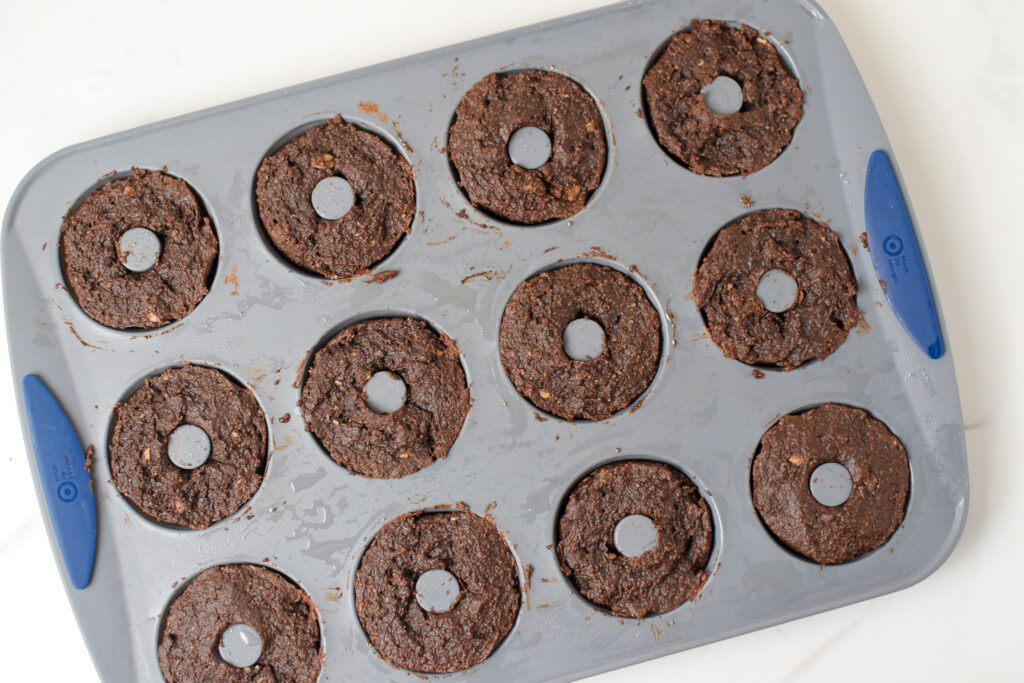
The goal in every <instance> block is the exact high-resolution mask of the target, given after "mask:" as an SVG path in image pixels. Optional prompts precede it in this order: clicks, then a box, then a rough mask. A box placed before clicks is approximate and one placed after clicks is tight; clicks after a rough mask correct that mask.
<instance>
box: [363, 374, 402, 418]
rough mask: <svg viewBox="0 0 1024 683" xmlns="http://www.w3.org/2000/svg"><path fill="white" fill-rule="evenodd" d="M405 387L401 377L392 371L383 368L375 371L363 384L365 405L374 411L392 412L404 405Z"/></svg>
mask: <svg viewBox="0 0 1024 683" xmlns="http://www.w3.org/2000/svg"><path fill="white" fill-rule="evenodd" d="M406 391H407V387H406V386H405V382H403V381H402V378H401V377H399V376H398V375H396V374H395V373H393V372H388V371H387V370H383V371H381V372H378V373H375V374H374V375H373V377H371V378H370V379H369V380H367V382H366V384H364V385H363V394H365V395H366V405H367V406H369V408H370V410H372V411H373V412H375V413H381V414H385V415H386V414H387V413H393V412H395V411H396V410H398V409H399V408H401V407H402V406H404V405H405V395H406Z"/></svg>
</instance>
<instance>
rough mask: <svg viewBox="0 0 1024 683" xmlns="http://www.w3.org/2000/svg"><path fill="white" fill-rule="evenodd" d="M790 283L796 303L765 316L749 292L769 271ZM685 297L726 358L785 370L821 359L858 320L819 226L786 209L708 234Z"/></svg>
mask: <svg viewBox="0 0 1024 683" xmlns="http://www.w3.org/2000/svg"><path fill="white" fill-rule="evenodd" d="M773 269H779V270H782V271H785V272H786V273H788V274H789V275H791V276H792V277H793V279H794V280H796V284H797V288H798V293H797V298H796V303H794V304H793V306H792V307H790V308H789V309H787V310H785V311H782V312H779V313H773V312H772V311H769V310H768V309H767V308H765V306H764V304H763V303H761V300H760V299H759V298H758V297H757V285H758V282H760V280H761V277H762V276H763V275H764V274H765V273H766V272H768V271H769V270H773ZM693 298H694V301H695V302H696V304H697V307H698V308H699V309H700V310H701V312H702V313H703V315H704V322H705V325H706V326H707V330H708V334H709V335H710V336H711V339H712V340H713V341H714V342H715V344H717V345H718V348H720V349H721V350H722V353H723V354H725V356H726V357H727V358H736V359H737V360H740V361H742V362H744V363H748V364H765V365H777V366H779V367H782V368H784V369H786V370H792V369H793V368H795V367H797V366H799V365H801V364H803V363H805V362H806V361H808V360H810V359H812V358H817V359H818V360H823V359H824V358H826V357H827V356H829V355H830V354H831V353H832V352H833V351H835V350H836V349H837V348H839V346H840V345H841V344H842V343H843V342H844V341H846V337H847V335H848V334H849V331H850V329H851V328H852V327H854V326H855V325H857V323H858V322H859V321H860V312H859V311H858V310H857V302H856V298H857V282H856V280H855V279H854V277H853V271H852V270H851V269H850V262H849V261H848V260H847V258H846V253H845V252H844V251H843V248H842V246H841V245H840V243H839V236H838V235H836V233H834V232H832V231H831V230H830V229H829V228H828V227H827V226H825V225H823V224H821V223H819V222H818V221H816V220H814V219H812V218H809V217H808V216H805V215H803V214H801V213H800V212H798V211H791V210H787V209H764V210H761V211H755V212H754V213H752V214H750V215H748V216H744V217H743V218H740V219H739V220H737V221H735V222H734V223H731V224H730V225H728V226H726V227H725V228H723V229H722V230H721V231H720V232H719V233H718V235H716V236H715V238H714V241H713V243H712V245H711V249H710V250H709V251H708V253H707V256H705V257H704V259H703V261H702V262H701V264H700V267H699V268H698V269H697V272H696V273H695V274H694V276H693Z"/></svg>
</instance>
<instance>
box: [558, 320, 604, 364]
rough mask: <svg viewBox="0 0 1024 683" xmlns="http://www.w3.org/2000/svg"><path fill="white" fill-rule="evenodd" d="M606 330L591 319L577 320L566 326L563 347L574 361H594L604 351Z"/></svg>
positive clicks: (563, 334) (563, 333)
mask: <svg viewBox="0 0 1024 683" xmlns="http://www.w3.org/2000/svg"><path fill="white" fill-rule="evenodd" d="M604 343H605V340H604V328H602V327H601V325H599V324H598V323H597V322H595V321H593V320H591V319H590V318H577V319H576V320H573V321H572V322H571V323H569V324H568V325H566V326H565V331H564V332H562V346H563V347H565V355H567V356H569V358H572V359H573V360H579V361H588V360H594V359H595V358H597V357H598V356H600V355H601V352H602V351H604Z"/></svg>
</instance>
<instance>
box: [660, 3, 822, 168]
mask: <svg viewBox="0 0 1024 683" xmlns="http://www.w3.org/2000/svg"><path fill="white" fill-rule="evenodd" d="M719 76H727V77H729V78H731V79H733V80H734V81H736V82H737V83H739V85H740V88H741V89H742V91H743V105H742V106H741V107H740V109H739V111H736V112H733V113H731V114H715V113H714V112H712V111H711V110H710V109H708V107H707V105H706V104H705V103H704V92H703V91H704V88H705V87H707V85H708V84H710V83H711V82H712V81H714V80H715V78H717V77H719ZM643 87H644V96H645V98H646V101H647V112H648V119H649V121H650V124H651V128H652V129H653V130H654V134H655V136H656V137H657V138H658V142H659V143H660V144H661V146H662V147H664V148H665V149H666V150H668V152H669V153H670V154H672V156H674V157H675V158H676V159H678V160H679V161H681V162H682V163H683V164H684V165H685V166H686V167H687V168H689V169H690V170H691V171H693V172H694V173H699V174H701V175H708V176H727V175H735V174H737V173H741V174H743V175H749V174H751V173H754V172H755V171H759V170H760V169H762V168H764V167H765V166H767V165H768V164H770V163H771V162H772V161H774V159H775V158H776V157H777V156H779V154H781V153H782V150H783V149H785V147H786V145H788V144H789V142H790V140H791V139H792V137H793V128H795V127H796V124H797V123H799V122H800V118H801V117H802V116H803V102H804V96H803V92H802V91H801V90H800V84H799V83H798V82H797V80H796V78H795V77H794V76H793V75H792V74H791V73H790V72H789V70H788V69H787V68H786V65H785V64H783V62H782V59H781V58H780V57H779V53H778V51H777V50H776V49H775V47H774V46H773V45H772V44H771V43H770V42H769V41H768V40H766V39H764V38H762V37H761V36H760V35H758V33H757V31H755V30H754V29H752V28H750V27H749V26H746V25H744V24H740V25H739V26H738V27H735V28H734V27H732V26H729V25H728V24H726V23H725V22H723V21H714V20H710V19H702V20H699V21H694V22H693V23H692V24H691V25H690V26H689V27H688V28H687V29H685V30H683V31H681V32H679V33H677V34H675V35H674V36H673V37H672V39H671V40H670V41H669V44H668V47H666V48H665V52H664V53H663V54H662V55H661V56H660V57H659V58H658V59H657V61H655V63H654V64H653V66H651V68H650V69H649V70H648V71H647V74H646V75H644V80H643Z"/></svg>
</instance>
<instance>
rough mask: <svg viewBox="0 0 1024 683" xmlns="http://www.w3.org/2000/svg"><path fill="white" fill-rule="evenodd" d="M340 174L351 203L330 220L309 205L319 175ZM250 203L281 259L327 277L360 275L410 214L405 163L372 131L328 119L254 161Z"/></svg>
mask: <svg viewBox="0 0 1024 683" xmlns="http://www.w3.org/2000/svg"><path fill="white" fill-rule="evenodd" d="M332 176H337V177H342V178H344V179H345V180H346V181H347V182H348V183H349V185H350V186H351V187H352V191H353V192H354V193H355V203H354V204H353V205H352V208H351V209H349V211H348V213H346V214H345V215H344V216H342V217H341V218H339V219H337V220H328V219H326V218H322V217H321V216H320V215H319V214H318V213H317V212H316V209H314V208H313V202H312V199H311V196H312V194H313V189H314V188H315V187H316V186H317V183H319V182H320V181H321V180H323V179H324V178H329V177H332ZM256 205H257V208H258V209H259V214H260V220H261V221H262V222H263V227H264V228H265V229H266V231H267V235H268V236H269V237H270V241H271V242H273V243H274V246H275V247H277V249H278V250H279V251H281V253H282V254H284V255H285V257H286V258H287V259H288V260H289V261H291V262H292V263H294V264H295V265H297V266H299V267H300V268H304V269H306V270H308V271H312V272H314V273H319V274H320V275H323V276H324V277H328V278H332V279H344V278H349V277H352V276H355V275H358V274H360V273H362V272H365V271H366V270H367V269H369V268H370V267H371V266H373V265H374V264H376V263H378V262H379V261H381V260H383V259H384V258H385V257H386V256H387V255H388V254H390V253H391V252H392V251H393V250H394V248H395V246H396V245H397V244H398V242H399V241H400V240H401V239H402V238H403V237H404V236H405V235H406V234H408V233H409V231H410V229H411V226H412V219H413V216H414V215H415V213H416V187H415V184H414V182H413V173H412V167H411V166H410V165H409V162H407V161H406V160H405V159H403V158H402V157H401V156H400V155H399V154H398V153H397V152H395V151H394V150H393V149H392V148H391V146H390V145H389V144H388V143H387V142H385V141H384V139H383V138H381V137H380V136H379V135H375V134H373V133H370V132H368V131H365V130H363V129H361V128H357V127H355V126H352V125H349V124H347V123H345V122H344V121H342V119H341V117H340V116H335V117H334V118H333V119H332V120H330V121H328V122H327V123H325V124H323V125H320V126H316V127H315V128H311V129H309V130H308V131H306V132H305V133H303V134H302V135H299V136H298V137H296V138H295V139H293V140H291V141H290V142H288V143H286V144H285V145H284V146H283V147H282V148H281V149H279V150H278V151H276V152H274V153H273V154H271V155H270V156H268V157H267V158H266V159H264V160H263V163H262V164H260V168H259V171H258V172H257V173H256Z"/></svg>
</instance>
